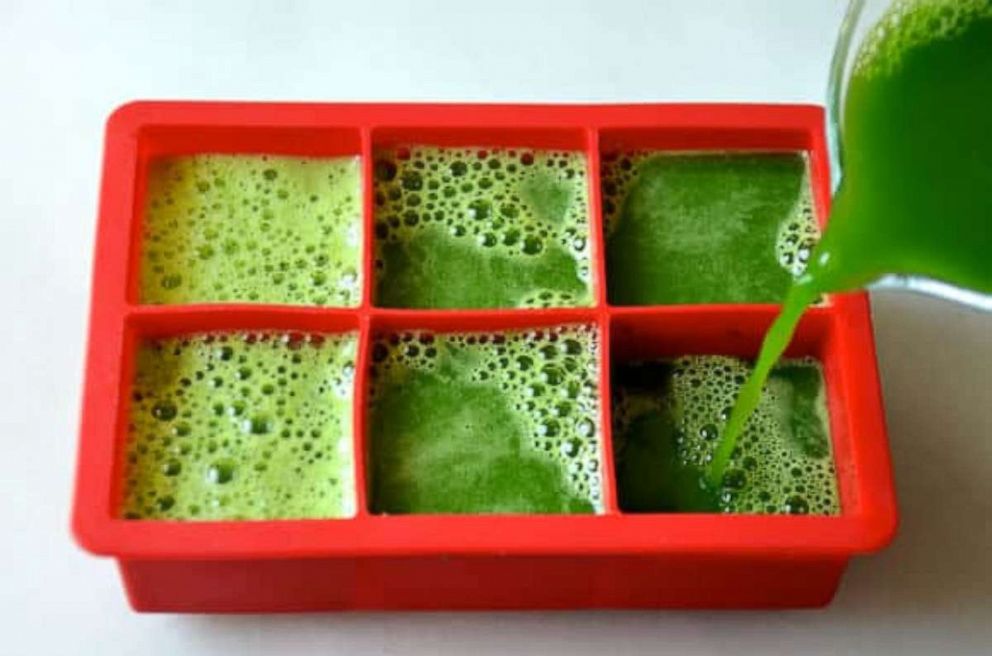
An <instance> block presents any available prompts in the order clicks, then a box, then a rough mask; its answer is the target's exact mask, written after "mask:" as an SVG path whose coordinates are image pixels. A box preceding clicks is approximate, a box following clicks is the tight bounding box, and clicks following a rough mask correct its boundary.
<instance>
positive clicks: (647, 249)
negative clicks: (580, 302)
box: [602, 151, 819, 305]
mask: <svg viewBox="0 0 992 656" xmlns="http://www.w3.org/2000/svg"><path fill="white" fill-rule="evenodd" d="M602 188H603V215H604V220H605V223H606V235H607V278H608V287H609V295H610V300H611V301H612V302H614V303H618V304H623V305H640V304H677V303H714V302H726V303H735V302H736V303H755V302H767V303H770V302H777V301H779V300H781V298H782V295H783V294H784V293H785V291H786V290H787V289H788V287H789V284H790V283H791V281H792V279H793V277H794V276H796V275H799V274H800V273H802V272H803V271H804V270H805V267H806V263H807V262H808V260H809V257H810V253H811V250H812V248H813V245H814V244H815V242H816V240H817V238H818V236H819V229H818V226H817V222H816V218H815V215H814V211H813V202H812V197H811V193H810V185H809V174H808V166H807V162H806V156H805V155H804V154H803V153H703V152H694V153H658V152H648V151H637V152H632V153H626V154H621V155H618V156H616V157H606V158H604V161H603V164H602Z"/></svg>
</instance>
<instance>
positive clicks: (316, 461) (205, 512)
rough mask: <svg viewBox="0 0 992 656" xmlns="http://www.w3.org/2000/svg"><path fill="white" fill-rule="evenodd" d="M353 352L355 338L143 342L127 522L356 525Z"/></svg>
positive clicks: (277, 336)
mask: <svg viewBox="0 0 992 656" xmlns="http://www.w3.org/2000/svg"><path fill="white" fill-rule="evenodd" d="M355 349H356V337H355V336H354V335H344V336H340V335H338V336H316V335H315V336H301V335H285V334H268V333H260V334H231V335H193V336H188V337H180V338H169V339H162V340H157V341H149V342H144V343H142V344H141V346H140V347H139V350H138V353H137V363H136V371H135V378H134V386H133V398H132V403H131V416H130V422H129V436H128V443H127V448H126V462H125V485H124V503H123V511H122V512H123V514H124V516H125V517H127V518H133V519H143V518H154V519H180V520H198V519H199V520H206V519H292V518H305V517H348V516H351V515H353V514H354V513H355V492H354V480H353V479H354V475H353V471H352V470H353V464H352V462H353V461H352V397H353V394H354V391H353V389H352V388H353V380H354V371H355Z"/></svg>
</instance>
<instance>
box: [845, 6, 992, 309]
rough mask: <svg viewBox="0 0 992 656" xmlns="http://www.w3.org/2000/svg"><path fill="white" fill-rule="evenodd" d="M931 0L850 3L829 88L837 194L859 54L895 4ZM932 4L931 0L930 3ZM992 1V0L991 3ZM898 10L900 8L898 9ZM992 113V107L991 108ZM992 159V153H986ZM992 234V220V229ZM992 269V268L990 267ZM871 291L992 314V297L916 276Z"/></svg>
mask: <svg viewBox="0 0 992 656" xmlns="http://www.w3.org/2000/svg"><path fill="white" fill-rule="evenodd" d="M927 1H928V0H910V1H909V2H907V0H851V1H850V4H849V5H848V8H847V13H846V14H845V16H844V20H843V22H842V23H841V28H840V34H839V36H838V39H837V43H836V46H835V49H834V54H833V59H832V62H831V68H830V79H829V86H828V89H827V132H828V139H829V144H830V166H831V179H832V181H833V191H834V192H836V191H837V187H838V185H839V184H840V181H841V178H842V176H843V173H844V153H843V143H842V136H843V135H842V133H841V130H842V126H843V122H842V119H843V111H844V103H845V99H846V94H847V90H848V85H849V83H850V80H851V74H852V70H853V68H854V64H855V61H856V59H857V56H858V53H859V52H860V50H861V48H862V47H863V46H864V44H865V40H866V37H867V36H868V35H869V34H871V32H872V30H873V29H875V27H876V26H877V25H878V24H879V21H880V20H881V19H882V18H883V17H884V16H885V15H886V12H889V11H891V10H892V9H893V7H894V6H896V5H902V6H904V7H905V6H913V5H916V4H918V3H920V2H927ZM931 1H932V0H931ZM989 1H990V2H992V0H989ZM896 8H897V9H898V7H896ZM989 111H990V112H992V107H990V108H989ZM983 156H984V157H988V158H990V160H989V161H990V164H989V166H990V167H992V153H985V154H984V155H983ZM975 192H976V193H992V189H976V190H975ZM988 229H989V230H990V231H992V217H989V228H988ZM989 257H990V261H992V253H990V254H989ZM990 266H992V265H990ZM869 288H871V289H902V290H909V291H914V292H920V293H924V294H929V295H932V296H937V297H940V298H944V299H948V300H952V301H956V302H958V303H963V304H966V305H969V306H972V307H975V308H978V309H981V310H984V311H992V295H986V294H982V293H979V292H975V291H972V290H968V289H962V288H959V287H955V286H953V285H950V284H947V283H944V282H940V281H937V280H932V279H928V278H923V277H917V276H907V275H889V276H886V277H884V278H882V279H880V280H878V281H877V282H874V283H872V284H871V285H870V286H869Z"/></svg>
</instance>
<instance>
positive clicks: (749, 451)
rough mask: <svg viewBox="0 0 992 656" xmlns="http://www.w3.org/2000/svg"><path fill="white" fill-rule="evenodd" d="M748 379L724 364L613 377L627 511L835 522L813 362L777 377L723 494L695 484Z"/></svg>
mask: <svg viewBox="0 0 992 656" xmlns="http://www.w3.org/2000/svg"><path fill="white" fill-rule="evenodd" d="M749 371H750V366H749V365H748V364H746V363H745V362H743V361H741V360H739V359H737V358H731V357H725V356H686V357H682V358H678V359H676V360H672V361H659V362H638V363H626V364H622V365H619V366H615V367H614V371H613V376H612V378H613V387H614V391H613V426H614V432H613V440H614V452H615V461H616V471H617V490H618V493H619V502H620V507H621V508H622V509H623V510H625V511H627V512H735V513H756V512H757V513H788V514H824V515H826V514H836V513H837V512H839V509H840V503H839V499H838V495H837V485H836V481H835V472H834V465H833V458H832V454H831V446H830V436H829V432H828V429H827V424H828V422H827V412H826V405H825V401H824V385H823V375H822V372H821V370H820V366H819V364H818V363H816V362H815V361H813V360H809V359H803V360H785V361H783V362H782V363H780V364H779V365H778V366H777V367H776V368H775V370H774V371H773V372H772V375H771V377H770V378H769V380H768V384H767V385H766V386H765V388H764V389H763V390H762V391H761V395H760V397H759V402H758V406H757V408H756V411H755V414H754V415H753V416H752V418H751V421H750V422H749V423H748V427H747V430H746V431H745V433H744V434H743V436H742V438H741V440H740V443H739V445H738V447H739V448H738V449H737V450H736V451H735V453H734V455H733V457H732V459H731V460H730V462H729V463H728V467H727V469H726V473H725V474H724V476H723V480H722V481H721V484H720V485H718V486H707V485H704V484H701V483H702V482H703V481H704V480H705V471H706V468H707V466H708V463H709V462H710V460H711V458H712V456H713V452H714V449H715V447H716V446H717V443H718V437H719V434H720V429H721V427H722V426H723V425H724V424H725V422H726V421H727V418H728V415H729V413H730V408H731V405H732V404H733V401H734V398H735V396H736V395H737V392H738V391H739V389H740V387H741V384H742V383H743V382H744V380H745V378H746V376H747V375H748V373H749Z"/></svg>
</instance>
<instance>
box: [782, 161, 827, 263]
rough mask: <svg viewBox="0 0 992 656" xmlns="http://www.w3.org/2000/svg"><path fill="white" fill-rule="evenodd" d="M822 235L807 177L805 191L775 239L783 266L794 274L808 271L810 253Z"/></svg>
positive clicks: (804, 181) (803, 190) (803, 187)
mask: <svg viewBox="0 0 992 656" xmlns="http://www.w3.org/2000/svg"><path fill="white" fill-rule="evenodd" d="M819 239H820V226H819V225H818V224H817V222H816V214H815V213H814V210H813V197H812V195H811V193H810V187H809V184H808V182H807V181H806V180H805V179H804V180H803V186H802V193H801V195H800V197H799V199H798V200H797V201H796V206H795V208H794V209H793V210H792V212H790V216H789V217H787V218H786V219H785V220H784V221H782V223H780V224H779V228H778V236H777V238H776V239H775V258H776V259H777V260H778V263H779V264H780V265H781V266H782V268H783V269H785V270H786V271H788V272H789V273H790V274H792V276H793V277H798V276H800V275H801V274H802V273H803V272H804V271H806V265H807V264H808V263H809V258H810V255H812V253H813V248H814V247H815V246H816V242H817V241H819Z"/></svg>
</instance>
